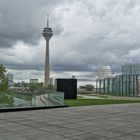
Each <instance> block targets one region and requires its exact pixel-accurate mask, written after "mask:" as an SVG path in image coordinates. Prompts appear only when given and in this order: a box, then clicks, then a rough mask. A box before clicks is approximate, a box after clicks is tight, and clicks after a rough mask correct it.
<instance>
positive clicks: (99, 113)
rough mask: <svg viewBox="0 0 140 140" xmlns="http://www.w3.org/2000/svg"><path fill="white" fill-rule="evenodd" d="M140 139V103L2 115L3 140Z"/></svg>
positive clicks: (1, 131)
mask: <svg viewBox="0 0 140 140" xmlns="http://www.w3.org/2000/svg"><path fill="white" fill-rule="evenodd" d="M63 139H65V140H140V104H125V105H104V106H103V105H101V106H88V107H69V108H59V109H48V110H36V111H24V112H11V113H1V114H0V140H63Z"/></svg>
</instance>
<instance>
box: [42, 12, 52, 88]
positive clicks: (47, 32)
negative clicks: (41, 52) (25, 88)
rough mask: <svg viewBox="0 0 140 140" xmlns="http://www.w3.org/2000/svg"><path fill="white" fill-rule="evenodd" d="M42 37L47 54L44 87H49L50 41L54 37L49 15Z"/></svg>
mask: <svg viewBox="0 0 140 140" xmlns="http://www.w3.org/2000/svg"><path fill="white" fill-rule="evenodd" d="M42 35H43V36H44V38H45V40H46V54H45V78H44V85H45V86H48V84H49V83H50V68H49V41H50V39H51V37H52V36H53V31H52V28H50V27H49V14H47V27H45V28H44V30H43V33H42Z"/></svg>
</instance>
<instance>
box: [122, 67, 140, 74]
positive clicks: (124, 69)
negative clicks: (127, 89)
mask: <svg viewBox="0 0 140 140" xmlns="http://www.w3.org/2000/svg"><path fill="white" fill-rule="evenodd" d="M122 75H140V64H125V65H123V66H122Z"/></svg>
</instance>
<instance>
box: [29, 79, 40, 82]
mask: <svg viewBox="0 0 140 140" xmlns="http://www.w3.org/2000/svg"><path fill="white" fill-rule="evenodd" d="M38 82H39V80H38V79H30V83H38Z"/></svg>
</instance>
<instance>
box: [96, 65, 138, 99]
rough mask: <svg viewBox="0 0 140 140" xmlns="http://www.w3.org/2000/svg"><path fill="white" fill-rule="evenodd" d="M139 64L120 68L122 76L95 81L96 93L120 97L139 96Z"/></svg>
mask: <svg viewBox="0 0 140 140" xmlns="http://www.w3.org/2000/svg"><path fill="white" fill-rule="evenodd" d="M139 72H140V64H126V65H123V66H122V75H117V76H115V77H114V78H104V79H98V80H96V92H98V93H103V94H114V95H121V96H140V73H139Z"/></svg>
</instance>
